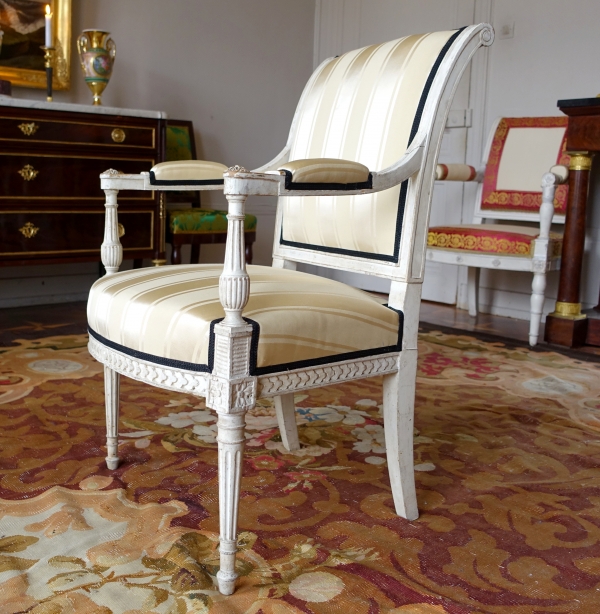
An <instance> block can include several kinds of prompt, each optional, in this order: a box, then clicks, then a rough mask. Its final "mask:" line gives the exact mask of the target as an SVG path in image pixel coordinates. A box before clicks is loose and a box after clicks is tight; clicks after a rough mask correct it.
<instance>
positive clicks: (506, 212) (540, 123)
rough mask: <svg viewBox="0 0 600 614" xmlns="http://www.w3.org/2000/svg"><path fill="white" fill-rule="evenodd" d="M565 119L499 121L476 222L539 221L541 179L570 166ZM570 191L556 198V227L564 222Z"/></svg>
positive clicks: (558, 191)
mask: <svg viewBox="0 0 600 614" xmlns="http://www.w3.org/2000/svg"><path fill="white" fill-rule="evenodd" d="M566 131H567V117H564V116H563V117H502V118H501V119H499V120H498V123H497V125H496V129H495V130H494V131H493V132H492V134H491V138H490V141H489V142H488V144H487V148H486V154H487V165H486V168H485V175H484V179H483V183H482V185H481V188H480V189H481V196H480V198H478V211H476V216H477V217H483V218H491V219H494V218H496V219H517V220H525V219H531V221H539V209H540V205H541V204H542V188H541V185H540V183H541V177H542V175H543V174H544V173H547V172H548V170H549V169H550V167H552V166H554V165H555V164H563V165H566V166H568V165H569V156H568V154H567V153H566ZM567 192H568V186H567V185H566V184H565V185H559V186H558V187H557V188H556V194H555V198H554V212H555V217H554V221H555V222H562V221H564V214H565V209H566V205H567Z"/></svg>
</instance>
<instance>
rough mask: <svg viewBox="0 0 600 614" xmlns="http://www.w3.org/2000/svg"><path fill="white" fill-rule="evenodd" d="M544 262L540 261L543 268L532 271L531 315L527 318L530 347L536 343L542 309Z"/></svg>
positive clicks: (544, 285) (544, 289)
mask: <svg viewBox="0 0 600 614" xmlns="http://www.w3.org/2000/svg"><path fill="white" fill-rule="evenodd" d="M534 264H537V263H534ZM545 264H546V263H545V262H543V263H540V265H542V266H543V270H540V271H535V272H534V273H533V282H532V284H531V317H530V320H529V345H530V346H531V347H533V346H535V345H536V344H537V342H538V338H539V334H540V323H541V321H542V310H543V309H544V298H545V296H546V267H545ZM542 266H539V268H540V269H541V268H542Z"/></svg>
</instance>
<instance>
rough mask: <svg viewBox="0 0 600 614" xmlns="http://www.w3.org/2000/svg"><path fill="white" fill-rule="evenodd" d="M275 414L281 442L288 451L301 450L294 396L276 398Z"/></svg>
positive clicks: (286, 395) (283, 395)
mask: <svg viewBox="0 0 600 614" xmlns="http://www.w3.org/2000/svg"><path fill="white" fill-rule="evenodd" d="M275 412H276V413H277V423H278V424H279V432H280V433H281V441H282V442H283V446H284V448H285V449H286V450H290V451H292V450H299V449H300V441H299V440H298V426H297V424H296V406H295V404H294V394H293V393H289V394H282V395H281V396H278V397H275Z"/></svg>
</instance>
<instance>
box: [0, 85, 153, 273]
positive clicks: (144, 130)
mask: <svg viewBox="0 0 600 614" xmlns="http://www.w3.org/2000/svg"><path fill="white" fill-rule="evenodd" d="M164 119H165V114H164V113H162V112H158V111H138V110H134V109H117V108H109V107H92V106H91V105H76V104H62V103H46V102H38V101H31V100H18V99H12V98H10V97H7V96H0V165H1V168H2V173H1V174H0V265H2V266H15V265H26V264H52V263H63V262H85V261H100V244H101V243H102V239H103V236H104V216H105V208H104V200H105V195H104V193H103V192H102V190H101V189H100V179H99V175H100V173H102V172H104V171H106V170H107V169H109V168H114V169H116V170H119V171H122V172H124V173H140V172H143V171H148V170H149V169H150V168H152V166H154V165H155V164H156V163H157V162H161V161H162V160H163V159H164V143H163V140H164V126H163V125H164ZM164 223H165V217H164V205H162V206H161V200H160V198H159V195H158V193H157V192H129V193H127V192H123V193H122V194H120V195H119V224H120V227H119V230H120V232H121V233H122V236H121V242H122V244H123V249H124V256H125V258H136V259H140V258H150V259H152V260H153V261H155V263H156V264H164V257H165V256H164V252H165V247H164V236H165V229H164Z"/></svg>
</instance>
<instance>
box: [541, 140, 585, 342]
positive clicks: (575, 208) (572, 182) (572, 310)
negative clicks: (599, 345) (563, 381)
mask: <svg viewBox="0 0 600 614" xmlns="http://www.w3.org/2000/svg"><path fill="white" fill-rule="evenodd" d="M591 168H592V156H591V155H590V154H589V153H588V152H587V151H585V152H573V153H572V154H571V163H570V165H569V199H568V201H567V212H566V221H565V234H564V238H563V246H562V259H561V267H560V280H559V285H558V297H557V301H556V307H555V310H554V312H553V313H551V314H549V315H548V317H547V319H546V328H545V334H544V339H545V340H546V341H547V342H548V343H554V344H557V345H564V346H567V347H579V346H582V345H584V344H585V340H586V334H587V327H588V321H587V316H586V315H585V314H583V313H581V302H580V284H581V265H582V263H583V248H584V240H585V210H586V204H587V197H588V189H589V181H590V170H591Z"/></svg>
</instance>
